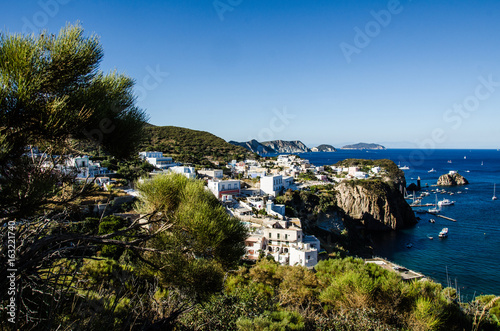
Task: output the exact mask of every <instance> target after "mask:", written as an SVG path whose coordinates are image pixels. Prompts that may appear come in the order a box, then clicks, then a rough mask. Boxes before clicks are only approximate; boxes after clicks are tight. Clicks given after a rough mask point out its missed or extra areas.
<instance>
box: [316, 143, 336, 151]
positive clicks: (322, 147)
mask: <svg viewBox="0 0 500 331" xmlns="http://www.w3.org/2000/svg"><path fill="white" fill-rule="evenodd" d="M311 151H312V152H336V151H337V150H336V149H335V147H333V146H332V145H326V144H321V145H319V146H318V147H313V148H311Z"/></svg>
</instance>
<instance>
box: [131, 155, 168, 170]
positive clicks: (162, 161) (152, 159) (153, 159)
mask: <svg viewBox="0 0 500 331" xmlns="http://www.w3.org/2000/svg"><path fill="white" fill-rule="evenodd" d="M139 157H140V158H141V159H143V160H145V161H146V162H148V163H150V164H152V165H154V166H155V167H157V168H159V169H167V168H169V167H172V166H174V165H175V164H174V163H173V161H172V158H171V157H166V156H163V153H162V152H140V153H139Z"/></svg>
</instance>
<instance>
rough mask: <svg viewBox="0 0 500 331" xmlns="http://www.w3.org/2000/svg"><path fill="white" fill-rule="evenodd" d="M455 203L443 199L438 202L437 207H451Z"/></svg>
mask: <svg viewBox="0 0 500 331" xmlns="http://www.w3.org/2000/svg"><path fill="white" fill-rule="evenodd" d="M454 203H455V201H450V200H448V199H443V200H441V201H439V202H438V206H439V207H441V206H451V205H453V204H454Z"/></svg>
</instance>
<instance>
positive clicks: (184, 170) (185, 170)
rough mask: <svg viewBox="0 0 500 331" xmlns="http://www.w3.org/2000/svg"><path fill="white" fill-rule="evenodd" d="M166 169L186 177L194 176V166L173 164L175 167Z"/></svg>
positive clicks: (192, 177)
mask: <svg viewBox="0 0 500 331" xmlns="http://www.w3.org/2000/svg"><path fill="white" fill-rule="evenodd" d="M168 171H171V172H173V173H176V174H181V175H184V176H185V177H186V178H188V179H195V178H196V171H195V170H194V167H183V166H175V167H170V168H169V169H168Z"/></svg>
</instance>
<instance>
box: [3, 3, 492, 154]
mask: <svg viewBox="0 0 500 331" xmlns="http://www.w3.org/2000/svg"><path fill="white" fill-rule="evenodd" d="M2 7H3V8H2V11H1V12H0V23H1V26H0V28H1V29H2V31H3V32H10V33H16V32H24V33H26V32H33V30H36V31H38V30H40V29H47V30H49V31H50V32H52V33H57V32H58V30H59V29H60V28H61V27H62V26H64V25H65V24H66V23H67V22H71V23H74V22H76V21H80V23H81V25H82V26H83V28H84V29H85V31H86V33H87V34H91V33H92V32H95V33H96V34H97V35H99V36H100V37H101V42H102V44H103V47H104V52H105V53H104V54H105V56H104V60H103V62H102V69H103V70H104V71H105V72H107V71H110V70H114V69H117V70H118V71H119V72H123V73H125V74H127V75H129V76H131V77H133V78H134V79H135V80H136V85H137V88H136V92H137V97H138V101H137V103H138V106H139V107H141V108H143V109H145V110H146V112H147V113H148V114H149V116H150V122H151V123H152V124H155V125H175V126H181V127H187V128H191V129H196V130H204V131H209V132H211V133H214V134H215V135H217V136H220V137H222V138H223V139H225V140H228V141H229V140H236V141H245V140H249V139H252V138H255V139H257V140H261V141H262V140H274V139H284V140H301V141H303V142H304V143H305V144H306V145H308V146H310V147H312V146H315V145H318V144H321V143H326V144H332V145H334V146H335V147H341V145H343V144H346V143H354V142H360V141H363V142H375V143H382V144H384V145H386V146H387V147H394V148H396V147H416V148H428V147H431V148H500V130H499V123H500V112H499V111H498V110H499V109H500V38H499V37H500V20H498V16H499V14H500V2H498V1H488V0H483V1H460V0H458V1H454V2H453V4H452V5H451V2H449V1H430V0H429V1H425V0H413V1H410V0H401V1H396V0H391V1H352V0H336V1H331V0H330V1H326V0H314V1H311V0H301V1H299V0H287V1H277V0H216V1H213V0H210V1H206V0H182V1H180V0H176V1H173V0H167V1H147V2H139V1H137V2H133V1H115V0H112V1H97V0H89V1H79V0H40V1H17V2H14V1H9V2H6V3H4V4H3V5H2Z"/></svg>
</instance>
